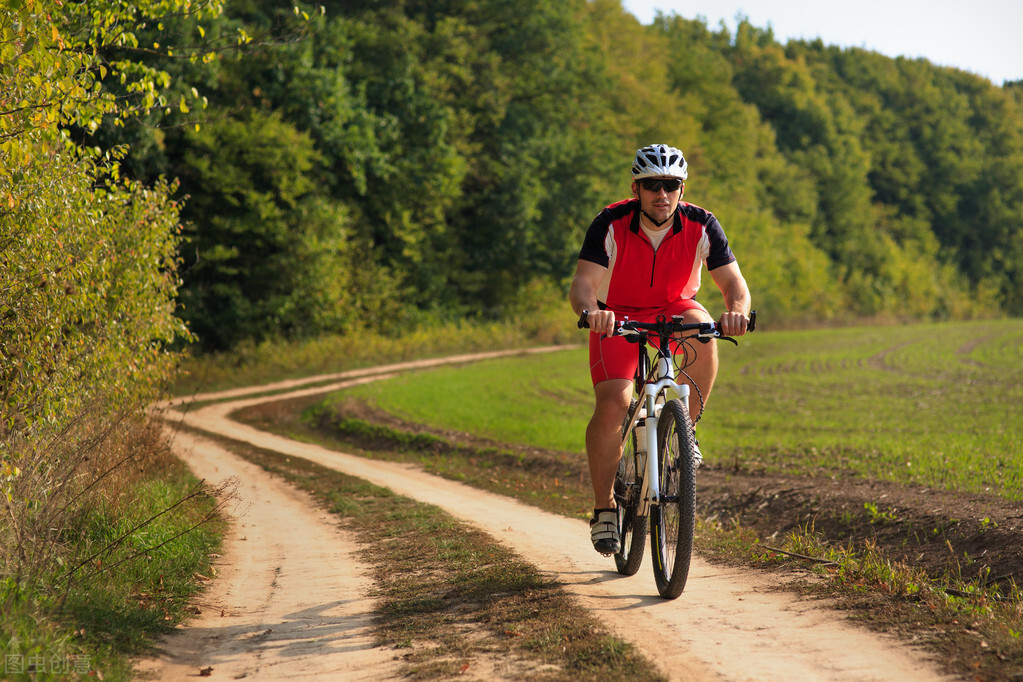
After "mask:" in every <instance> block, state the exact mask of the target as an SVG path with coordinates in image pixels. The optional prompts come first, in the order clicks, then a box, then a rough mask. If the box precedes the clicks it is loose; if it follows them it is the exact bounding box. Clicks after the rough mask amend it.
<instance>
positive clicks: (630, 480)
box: [614, 400, 647, 575]
mask: <svg viewBox="0 0 1023 682" xmlns="http://www.w3.org/2000/svg"><path fill="white" fill-rule="evenodd" d="M635 407H636V401H635V400H633V401H632V405H631V406H630V407H629V412H628V414H629V415H631V414H632V411H633V409H635ZM628 426H629V417H628V416H626V417H625V422H624V423H623V424H622V433H625V429H626V428H627V427H628ZM636 445H637V440H636V430H635V429H633V430H632V433H630V434H629V437H628V438H626V439H625V440H624V441H623V442H622V459H621V461H620V462H619V463H618V473H617V474H615V485H614V495H615V503H616V504H617V505H618V508H619V509H621V510H622V512H621V516H620V518H621V524H622V526H621V537H622V543H621V550H620V551H619V552H618V553H617V554H615V567H616V568H617V569H618V572H619V573H621V574H622V575H635V574H636V571H638V570H639V567H640V564H642V563H643V547H644V546H645V545H646V530H647V526H646V523H647V522H646V517H645V516H642V517H640V516H636V513H637V511H638V509H639V494H640V488H641V487H642V483H643V461H642V456H641V455H639V454H637V452H636Z"/></svg>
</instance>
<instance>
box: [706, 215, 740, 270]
mask: <svg viewBox="0 0 1023 682" xmlns="http://www.w3.org/2000/svg"><path fill="white" fill-rule="evenodd" d="M706 227H707V238H708V239H709V240H710V253H709V254H708V255H707V269H708V270H713V269H714V268H720V267H721V266H722V265H728V264H729V263H734V262H735V254H734V253H732V249H731V248H730V247H729V246H728V237H726V236H725V231H724V230H723V229H722V228H721V223H719V222H718V219H717V218H716V217H715V216H714V215H713V214H711V215H710V220H708V221H707V226H706Z"/></svg>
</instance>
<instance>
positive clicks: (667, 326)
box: [578, 310, 757, 344]
mask: <svg viewBox="0 0 1023 682" xmlns="http://www.w3.org/2000/svg"><path fill="white" fill-rule="evenodd" d="M589 314H590V311H589V310H584V311H583V312H582V315H580V316H579V324H578V326H579V329H589V327H590V323H589V320H587V319H586V318H587V317H589ZM681 319H682V316H681V315H676V316H674V317H672V318H671V321H668V320H666V319H664V317H663V316H661V317H659V318H658V319H657V321H656V322H633V321H632V320H630V319H629V318H627V317H626V318H624V319H621V320H615V328H614V331H613V332H612V333H611V336H632V335H636V336H645V334H643V332H644V331H652V332H655V333H656V334H657V335H658V336H667V335H669V334H677V333H681V332H688V331H695V332H697V333H696V334H693V336H697V337H704V338H716V339H727V340H728V341H731V342H732V343H736V344H737V343H738V342H737V341H736V340H735V339H733V338H732V337H730V336H725V335H724V334H722V333H721V332H720V330H718V328H717V325H716V324H715V323H713V322H689V323H685V322H680V321H679V320H681ZM748 320H749V321H748V323H747V325H746V331H750V332H752V331H755V330H756V328H757V311H756V310H751V311H750V314H749V318H748Z"/></svg>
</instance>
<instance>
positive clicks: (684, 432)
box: [650, 400, 696, 599]
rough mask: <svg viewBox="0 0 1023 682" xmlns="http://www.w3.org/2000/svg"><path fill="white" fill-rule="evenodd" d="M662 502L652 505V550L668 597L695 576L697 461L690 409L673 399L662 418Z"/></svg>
mask: <svg viewBox="0 0 1023 682" xmlns="http://www.w3.org/2000/svg"><path fill="white" fill-rule="evenodd" d="M657 443H658V448H657V449H658V452H659V455H660V462H659V463H658V470H659V471H660V490H659V498H660V502H659V504H657V505H654V506H653V507H652V508H651V510H650V551H651V554H652V557H651V558H652V562H653V566H654V579H655V581H656V582H657V591H658V592H659V593H660V595H661V596H662V597H664V598H666V599H674V598H675V597H677V596H679V595H680V594H682V590H684V589H685V587H686V580H688V579H689V562H690V560H691V559H692V555H693V532H694V530H695V528H696V466H695V462H694V454H693V450H694V447H695V444H694V440H693V425H692V422H691V421H690V419H689V410H688V409H687V408H686V406H685V405H684V404H683V403H682V402H680V401H678V400H669V401H668V402H667V403H666V404H665V406H664V409H662V410H661V416H660V419H659V420H658V422H657Z"/></svg>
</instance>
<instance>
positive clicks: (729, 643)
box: [143, 351, 949, 682]
mask: <svg viewBox="0 0 1023 682" xmlns="http://www.w3.org/2000/svg"><path fill="white" fill-rule="evenodd" d="M534 352H536V351H534ZM493 355H494V354H487V356H488V357H493ZM470 359H471V358H470V357H468V356H463V357H459V358H452V359H448V360H446V361H428V362H420V363H416V364H415V366H416V367H424V366H429V365H430V364H439V363H440V362H465V361H468V360H470ZM402 369H403V368H402V367H399V366H391V367H386V368H379V369H378V370H376V371H362V372H357V373H350V374H338V375H332V376H331V377H318V378H310V379H309V380H308V382H314V381H315V382H317V384H318V385H317V386H316V387H313V388H305V389H303V388H301V383H300V382H289V383H287V384H279V385H273V386H262V387H256V388H253V389H248V390H241V391H232V392H230V393H229V394H224V393H222V394H218V395H217V396H216V397H219V398H232V399H231V400H230V401H229V402H221V403H216V404H213V405H210V406H208V407H204V408H202V409H198V410H194V411H189V412H187V413H184V414H177V415H176V417H177V418H180V419H182V420H183V421H184V422H185V423H187V424H189V425H191V426H194V427H198V428H200V429H203V430H206V431H210V432H213V433H218V434H220V435H223V436H227V437H230V438H234V439H237V440H241V441H245V442H248V443H252V444H254V445H257V446H259V447H262V448H270V449H273V450H276V451H279V452H281V453H285V454H287V455H290V456H294V457H303V458H306V459H309V460H311V461H314V462H317V463H319V464H321V465H323V466H327V467H331V468H333V469H336V470H339V471H343V472H345V473H347V474H350V475H353V476H358V477H360V478H363V479H365V480H368V481H371V482H373V483H375V484H378V485H381V486H386V487H388V488H390V489H392V490H393V491H395V492H396V493H399V494H401V495H405V496H407V497H411V498H415V499H418V500H422V501H424V502H429V503H431V504H435V505H437V506H439V507H441V508H443V509H444V510H446V511H447V512H449V513H451V514H452V515H454V516H456V517H458V518H460V519H463V520H465V521H467V522H469V523H472V524H475V525H476V526H478V527H480V528H482V529H484V530H485V531H487V532H488V533H490V534H491V535H492V536H493V537H495V538H497V539H498V540H499V541H501V542H502V543H504V544H506V545H507V546H508V547H511V548H512V549H514V550H515V551H516V552H518V553H519V554H520V555H521V556H522V557H524V558H525V559H527V560H528V561H530V562H531V563H533V564H534V565H536V566H537V567H538V568H539V569H540V570H542V571H544V572H547V573H549V574H550V575H552V576H553V577H555V578H556V579H557V580H558V581H560V582H561V583H562V584H563V585H564V586H565V588H566V589H567V590H568V591H569V592H571V593H572V594H574V595H575V596H576V597H577V598H578V599H579V600H580V602H581V603H582V604H584V605H585V606H586V607H587V608H588V609H590V610H591V611H592V612H593V613H594V614H595V615H596V616H597V617H599V618H600V619H601V620H602V621H604V622H605V623H606V624H607V625H608V627H609V628H610V629H612V630H613V631H614V632H615V633H616V634H617V635H618V636H620V637H622V638H624V639H627V640H629V641H631V642H633V643H634V644H635V645H636V646H637V647H638V648H639V649H640V650H642V651H643V652H644V653H645V654H646V655H647V656H649V658H650V660H652V661H655V662H656V663H657V664H658V665H659V666H660V667H661V669H662V671H663V672H664V674H665V675H666V676H667V677H669V678H670V679H674V680H769V679H785V680H813V681H818V680H856V681H857V682H859V681H863V680H899V681H900V682H905V681H907V680H941V679H949V678H945V677H943V676H942V674H941V673H940V672H939V670H938V668H937V666H935V665H934V664H933V663H931V662H928V661H927V660H926V659H925V658H924V657H923V655H922V654H921V653H920V652H917V651H914V650H912V649H909V648H907V647H906V646H904V645H899V644H897V643H896V642H895V641H894V640H892V639H890V638H887V637H885V636H883V635H878V634H876V633H871V632H868V631H865V630H862V629H860V628H858V627H854V626H853V625H851V624H849V623H848V622H847V621H845V620H844V619H843V618H842V617H841V615H840V614H837V613H835V612H833V611H829V610H827V609H826V608H822V606H821V605H820V604H818V603H816V602H813V601H809V600H804V599H800V598H798V597H796V596H793V595H791V594H789V593H786V592H785V591H779V590H777V589H776V588H777V584H776V583H775V582H774V581H773V579H772V578H771V577H769V576H764V575H761V574H756V573H751V572H747V571H742V570H737V569H728V568H721V567H717V566H712V565H710V564H708V563H706V562H703V561H701V560H700V559H699V558H698V557H696V558H694V562H693V567H692V570H691V573H690V579H689V582H688V584H687V587H686V591H685V593H683V595H682V596H681V597H679V598H678V599H676V600H674V601H665V600H662V599H660V598H659V597H657V596H656V588H655V587H654V585H653V576H652V575H651V573H650V570H649V568H648V566H646V565H644V567H643V569H642V570H640V572H639V573H638V574H637V575H635V576H632V577H628V578H626V577H622V576H620V575H618V574H617V573H616V572H615V571H614V564H613V562H612V561H611V560H610V559H605V558H603V557H601V556H600V555H599V554H597V553H595V552H594V551H593V550H592V548H591V547H590V544H589V539H588V533H587V529H586V525H585V522H583V521H580V520H575V519H567V518H564V517H560V516H556V515H552V514H547V513H545V512H543V511H541V510H538V509H536V508H534V507H529V506H526V505H523V504H520V503H518V502H516V501H514V500H511V499H508V498H504V497H500V496H496V495H493V494H490V493H486V492H483V491H480V490H477V489H475V488H470V487H467V486H464V485H461V484H458V483H455V482H452V481H448V480H444V479H441V478H438V477H435V476H431V475H429V474H425V473H423V472H422V471H420V470H418V469H417V468H414V467H411V466H408V465H403V464H395V463H389V462H383V461H380V460H373V461H369V460H366V459H363V458H359V457H355V456H351V455H346V454H343V453H338V452H334V451H330V450H326V449H324V448H320V447H317V446H314V445H309V444H305V443H299V442H296V441H291V440H288V439H286V438H281V437H279V436H275V435H272V434H268V433H265V432H262V431H259V430H256V429H254V428H251V427H249V426H246V425H243V424H240V423H238V422H234V421H232V420H231V419H230V418H229V416H228V415H230V414H231V413H232V412H234V411H235V410H238V409H240V408H242V407H246V406H249V405H253V404H257V403H260V402H265V401H267V400H271V399H280V398H281V397H283V396H282V394H275V395H273V396H272V397H267V396H264V397H256V398H244V396H245V395H252V394H255V393H266V392H268V391H278V390H282V389H289V390H290V392H289V393H287V395H288V396H289V397H292V396H294V397H297V396H298V395H303V394H311V393H322V392H325V391H328V390H335V389H337V388H341V387H343V386H348V385H352V384H354V383H360V382H365V381H373V380H378V379H380V378H383V377H386V376H393V373H394V372H397V371H402ZM323 381H333V382H334V383H331V384H330V385H324V384H323ZM209 397H214V396H197V399H199V400H203V399H206V398H209ZM173 415H174V413H172V416H173ZM176 448H177V449H178V451H179V452H180V453H181V455H182V457H183V458H184V459H185V460H186V461H187V462H188V464H189V466H191V467H192V468H193V470H194V471H195V473H196V474H197V475H198V476H200V477H203V478H206V479H208V480H210V481H211V482H218V481H220V480H223V479H225V478H227V477H236V478H237V480H238V481H239V486H240V487H239V494H240V496H241V500H242V502H241V503H240V504H239V505H238V507H237V509H236V513H235V517H234V524H233V525H234V527H233V532H232V534H231V537H230V538H229V539H228V543H227V547H226V550H225V554H224V556H223V558H222V560H221V566H220V568H219V577H218V578H217V579H216V580H215V581H214V585H213V587H212V589H211V591H210V592H209V593H208V594H207V596H206V597H204V600H205V603H204V605H203V613H202V614H201V615H200V616H199V617H198V618H197V619H195V620H194V621H193V622H191V623H189V624H188V625H187V626H186V627H183V628H181V629H180V630H179V631H178V632H177V633H176V634H175V635H174V636H173V637H171V638H169V639H168V640H167V641H166V642H165V643H164V646H163V651H164V654H163V655H162V656H161V657H160V658H159V659H157V660H152V661H147V662H146V663H145V665H144V666H143V668H144V670H146V671H147V672H150V673H152V674H153V675H154V676H155V677H156V678H157V679H161V680H164V679H185V678H189V679H192V678H194V677H195V676H196V675H197V674H198V671H200V670H202V669H204V668H213V670H212V671H211V676H215V677H216V678H219V679H225V677H224V676H225V675H226V677H227V678H231V679H237V678H239V677H245V678H246V679H248V678H263V679H279V678H283V677H292V676H301V677H303V678H308V679H367V680H370V679H372V680H379V679H389V678H392V677H393V676H394V674H395V670H396V667H395V661H394V656H393V653H392V652H389V651H384V650H379V649H374V648H373V647H372V643H371V642H370V640H369V639H368V636H367V631H366V625H367V622H368V619H369V617H370V615H371V614H372V612H373V602H372V601H371V600H370V599H368V598H367V597H366V594H367V592H368V587H369V585H368V583H367V581H366V580H365V579H364V578H362V577H361V574H360V567H359V566H358V565H357V564H355V562H353V561H352V559H351V556H352V549H353V548H352V547H351V546H350V545H349V544H348V542H347V541H346V539H345V538H344V537H343V536H342V535H340V534H339V533H338V532H337V531H336V530H335V525H334V524H332V523H331V522H330V520H329V519H328V518H327V517H326V515H325V514H323V513H321V512H319V511H316V509H315V508H314V506H313V505H312V503H311V502H310V501H309V500H308V499H305V498H304V497H303V496H302V495H300V494H299V493H297V492H295V491H294V490H292V489H291V488H290V487H289V486H287V485H284V484H281V483H280V482H278V481H277V480H276V479H274V478H273V477H272V476H269V475H268V474H266V473H264V472H263V471H262V470H261V469H259V468H257V467H255V466H252V465H249V464H247V463H246V462H244V461H242V460H240V459H239V458H237V457H235V456H233V455H231V454H230V453H228V452H226V451H224V450H223V449H222V448H219V447H216V446H215V445H213V444H212V443H210V442H209V441H206V440H204V439H201V438H196V437H192V436H186V435H184V434H181V433H179V434H178V436H177V442H176Z"/></svg>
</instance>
